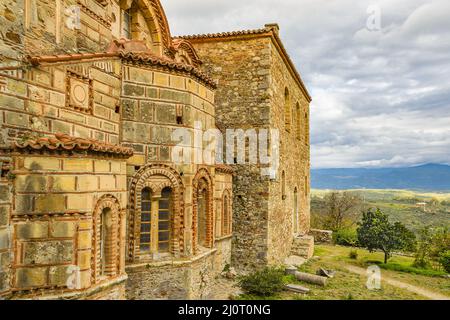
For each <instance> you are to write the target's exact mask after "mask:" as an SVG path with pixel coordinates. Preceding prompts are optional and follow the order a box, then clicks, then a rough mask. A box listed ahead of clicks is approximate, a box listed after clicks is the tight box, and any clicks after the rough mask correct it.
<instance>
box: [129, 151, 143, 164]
mask: <svg viewBox="0 0 450 320" xmlns="http://www.w3.org/2000/svg"><path fill="white" fill-rule="evenodd" d="M127 164H128V165H132V166H143V165H145V156H144V155H141V154H136V155H134V156H132V157H131V158H129V159H128V160H127Z"/></svg>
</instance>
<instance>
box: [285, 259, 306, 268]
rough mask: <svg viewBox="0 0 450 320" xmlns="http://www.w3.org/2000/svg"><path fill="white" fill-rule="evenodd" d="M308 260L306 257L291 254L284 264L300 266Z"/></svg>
mask: <svg viewBox="0 0 450 320" xmlns="http://www.w3.org/2000/svg"><path fill="white" fill-rule="evenodd" d="M305 262H306V259H305V258H302V257H298V256H290V257H287V258H286V259H285V260H284V264H285V265H287V266H294V267H300V266H302V265H303V264H304V263H305Z"/></svg>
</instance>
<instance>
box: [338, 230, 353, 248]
mask: <svg viewBox="0 0 450 320" xmlns="http://www.w3.org/2000/svg"><path fill="white" fill-rule="evenodd" d="M333 241H334V243H335V244H338V245H341V246H346V247H356V246H357V245H358V234H357V233H356V230H355V229H340V230H338V231H336V232H333Z"/></svg>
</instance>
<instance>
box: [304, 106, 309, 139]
mask: <svg viewBox="0 0 450 320" xmlns="http://www.w3.org/2000/svg"><path fill="white" fill-rule="evenodd" d="M305 145H307V146H308V145H309V114H308V111H306V112H305Z"/></svg>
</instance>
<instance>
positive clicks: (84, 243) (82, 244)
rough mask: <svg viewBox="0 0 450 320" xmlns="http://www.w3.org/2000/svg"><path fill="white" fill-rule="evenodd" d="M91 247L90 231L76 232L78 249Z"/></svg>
mask: <svg viewBox="0 0 450 320" xmlns="http://www.w3.org/2000/svg"><path fill="white" fill-rule="evenodd" d="M91 247H92V232H91V231H79V232H78V249H90V248H91Z"/></svg>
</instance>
